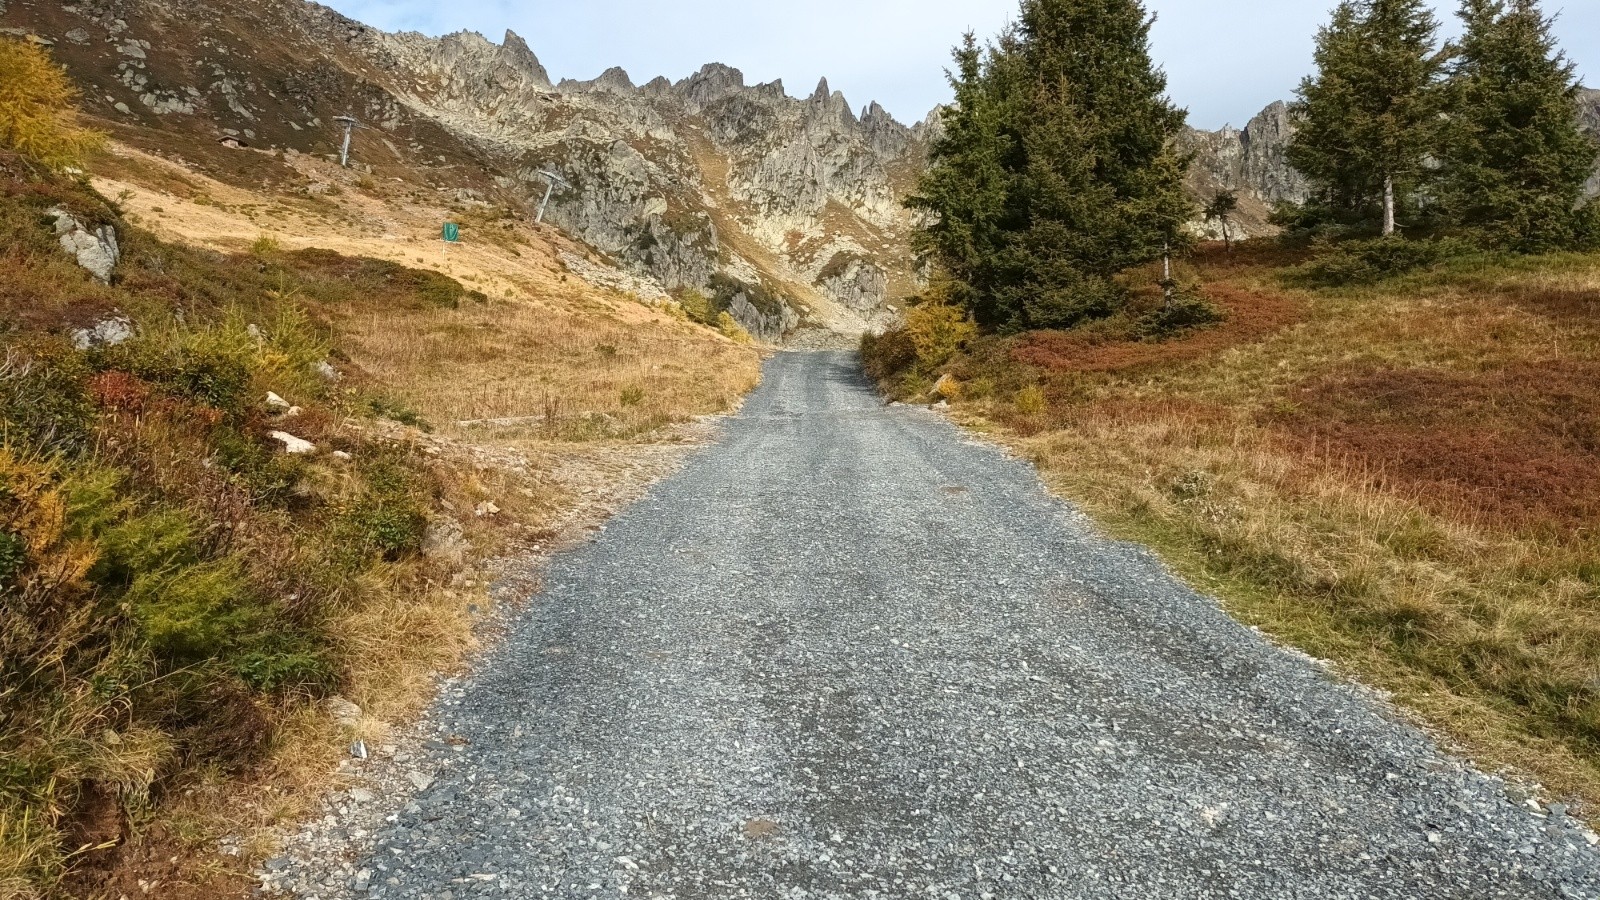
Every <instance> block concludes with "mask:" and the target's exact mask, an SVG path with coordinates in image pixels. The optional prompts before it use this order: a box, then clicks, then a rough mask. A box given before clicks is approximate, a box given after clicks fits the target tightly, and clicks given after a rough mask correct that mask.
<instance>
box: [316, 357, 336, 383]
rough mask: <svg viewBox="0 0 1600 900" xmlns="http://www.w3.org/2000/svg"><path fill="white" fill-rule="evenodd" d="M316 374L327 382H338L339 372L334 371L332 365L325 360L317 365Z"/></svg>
mask: <svg viewBox="0 0 1600 900" xmlns="http://www.w3.org/2000/svg"><path fill="white" fill-rule="evenodd" d="M317 374H318V375H321V376H322V377H323V378H326V379H328V380H329V381H338V380H339V370H338V369H335V368H334V367H333V363H330V362H328V361H327V360H323V361H322V362H319V363H317Z"/></svg>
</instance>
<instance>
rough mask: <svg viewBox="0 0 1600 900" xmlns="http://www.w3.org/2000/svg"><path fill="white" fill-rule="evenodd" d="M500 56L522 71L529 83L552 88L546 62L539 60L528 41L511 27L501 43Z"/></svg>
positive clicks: (534, 85)
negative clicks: (545, 65)
mask: <svg viewBox="0 0 1600 900" xmlns="http://www.w3.org/2000/svg"><path fill="white" fill-rule="evenodd" d="M500 57H501V59H502V60H504V62H505V64H506V65H508V66H510V67H512V68H514V69H516V70H517V71H519V72H521V73H522V75H523V77H524V78H525V79H526V80H527V83H528V84H529V85H531V86H533V87H538V88H542V89H545V90H549V89H550V86H551V85H550V73H549V72H547V71H546V70H545V67H544V64H543V63H541V62H539V57H537V56H535V55H534V52H533V49H532V48H531V47H529V46H528V42H527V41H525V40H523V39H522V38H521V36H519V35H518V34H517V33H516V32H515V31H512V30H511V29H509V28H507V29H506V36H505V38H504V40H502V41H501V44H500Z"/></svg>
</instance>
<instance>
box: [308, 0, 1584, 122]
mask: <svg viewBox="0 0 1600 900" xmlns="http://www.w3.org/2000/svg"><path fill="white" fill-rule="evenodd" d="M324 2H328V0H324ZM331 5H332V6H333V7H335V8H336V9H338V10H340V11H341V12H343V13H345V14H346V15H349V16H352V17H354V18H357V19H360V20H361V21H363V22H366V23H368V24H370V25H376V26H379V27H381V28H384V29H387V30H391V31H393V30H415V31H422V32H425V33H428V34H441V33H444V32H450V31H458V30H463V29H465V30H471V31H480V32H483V33H484V34H485V35H488V36H489V37H490V38H492V39H494V40H499V39H500V35H501V34H503V33H504V32H505V29H507V28H511V29H512V30H514V31H516V32H517V33H518V34H520V35H522V36H523V37H524V38H526V39H527V41H528V44H529V46H531V47H532V48H533V51H534V52H535V53H537V54H538V55H539V58H540V60H541V61H543V62H544V64H545V66H546V67H547V68H548V69H549V70H550V74H551V76H552V77H553V78H555V79H557V80H560V79H561V78H592V77H594V76H595V75H598V74H600V72H602V71H604V70H605V69H607V68H609V67H611V66H618V65H620V66H622V67H623V68H625V69H627V70H628V73H629V74H630V75H632V76H633V78H634V81H635V82H638V83H642V82H644V81H647V80H649V79H650V78H652V77H654V76H656V75H666V76H667V77H669V78H671V79H673V80H674V81H676V80H677V79H679V78H682V77H684V76H685V75H688V74H689V73H690V72H693V71H694V70H695V69H698V68H699V67H700V66H701V65H702V64H703V63H707V62H712V61H715V62H723V63H727V64H728V65H730V66H735V67H737V68H739V69H742V70H744V72H745V75H746V77H747V78H748V79H749V80H750V81H752V82H756V81H770V80H772V79H774V78H782V79H783V83H784V87H786V88H787V89H788V91H789V93H790V94H795V95H802V96H803V95H807V94H810V93H811V90H812V89H813V88H814V87H816V83H817V79H818V78H820V77H822V76H827V78H828V81H829V84H830V85H832V86H833V87H834V88H835V89H837V90H842V91H844V92H845V95H846V96H847V97H848V98H849V99H850V102H851V104H853V105H854V106H855V107H856V108H858V109H859V108H860V107H862V106H864V105H865V104H866V103H867V102H868V101H871V100H877V101H879V102H881V103H882V104H883V105H884V106H885V107H886V108H888V109H889V111H890V112H892V113H894V114H895V116H897V117H898V118H900V119H901V120H902V121H905V122H914V121H916V120H918V119H921V118H922V117H923V115H925V114H926V113H927V112H928V110H930V109H932V108H933V107H934V105H935V104H938V103H943V102H945V101H946V100H947V99H948V95H949V92H948V89H947V88H946V86H945V83H944V75H943V71H944V68H945V67H946V66H947V65H948V63H949V59H950V56H949V50H950V47H951V46H952V45H954V44H955V43H956V42H957V41H958V40H959V39H960V37H961V33H962V32H963V31H966V30H967V29H972V30H973V31H976V32H977V33H978V34H979V35H982V36H987V35H992V34H994V33H995V32H996V31H998V30H999V29H1000V28H1001V27H1002V26H1003V25H1004V24H1005V22H1006V21H1007V19H1008V18H1009V17H1010V16H1011V15H1012V13H1013V12H1014V10H1015V9H1016V7H1017V3H1016V0H964V2H963V0H803V2H798V3H772V2H767V0H677V2H672V3H663V2H660V0H447V2H441V0H331ZM1147 5H1148V6H1149V7H1150V8H1151V9H1152V10H1154V11H1155V12H1156V14H1157V17H1158V18H1157V23H1156V27H1155V31H1154V35H1153V41H1154V44H1155V56H1156V59H1157V60H1158V61H1159V62H1160V63H1161V64H1162V65H1164V66H1165V67H1166V70H1167V74H1168V76H1169V79H1170V82H1171V85H1170V89H1171V93H1172V96H1173V98H1174V99H1176V100H1177V101H1178V103H1180V104H1182V105H1184V106H1186V107H1188V108H1189V112H1190V122H1191V123H1192V124H1194V125H1196V126H1198V127H1204V128H1216V127H1220V126H1221V125H1223V124H1225V123H1230V122H1231V123H1232V124H1234V125H1243V124H1244V123H1245V122H1246V121H1247V120H1248V119H1249V118H1250V117H1251V116H1253V115H1254V114H1255V113H1256V112H1258V111H1259V110H1260V109H1261V108H1262V107H1263V106H1265V105H1267V104H1268V103H1270V102H1271V101H1273V100H1276V99H1287V98H1288V97H1289V94H1290V92H1291V91H1292V90H1293V89H1294V86H1295V85H1296V84H1297V83H1298V82H1299V80H1300V77H1301V76H1302V75H1304V74H1305V73H1306V72H1307V71H1308V70H1309V69H1310V67H1311V40H1312V36H1313V35H1314V34H1315V32H1316V29H1317V26H1318V25H1320V24H1321V23H1322V22H1323V21H1324V20H1325V19H1326V17H1327V11H1328V10H1329V9H1331V8H1332V6H1333V5H1334V4H1333V0H1148V2H1147ZM1435 6H1436V8H1438V9H1439V10H1440V18H1441V19H1442V20H1443V21H1444V22H1445V25H1446V31H1447V32H1449V33H1454V31H1455V27H1454V26H1455V21H1456V20H1455V17H1454V15H1453V14H1450V13H1452V12H1453V11H1454V9H1455V8H1456V3H1455V2H1454V0H1437V2H1435ZM1546 9H1548V10H1560V11H1561V18H1560V19H1559V20H1558V23H1557V26H1556V27H1557V32H1558V35H1559V37H1560V39H1561V43H1562V46H1563V48H1564V49H1565V50H1566V51H1567V54H1568V56H1570V57H1571V58H1572V59H1574V60H1576V61H1577V62H1578V64H1579V67H1580V72H1581V73H1582V74H1583V75H1585V76H1587V80H1588V82H1589V83H1591V84H1595V83H1597V82H1600V0H1546Z"/></svg>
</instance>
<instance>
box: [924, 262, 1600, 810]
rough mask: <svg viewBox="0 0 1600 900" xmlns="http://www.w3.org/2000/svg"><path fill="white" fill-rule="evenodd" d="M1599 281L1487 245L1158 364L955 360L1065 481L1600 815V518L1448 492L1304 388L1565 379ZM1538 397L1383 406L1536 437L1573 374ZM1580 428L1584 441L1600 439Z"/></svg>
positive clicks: (1061, 487)
mask: <svg viewBox="0 0 1600 900" xmlns="http://www.w3.org/2000/svg"><path fill="white" fill-rule="evenodd" d="M1204 268H1205V266H1204V263H1202V269H1204ZM1219 268H1220V267H1219ZM1219 277H1221V278H1222V279H1224V281H1225V286H1226V287H1228V288H1229V289H1234V290H1250V291H1262V292H1279V293H1285V292H1284V291H1283V289H1282V288H1281V287H1280V286H1279V283H1278V281H1277V277H1276V274H1275V272H1274V271H1272V270H1269V269H1266V268H1262V267H1239V268H1235V269H1233V270H1231V271H1224V272H1221V273H1220V275H1219ZM1597 291H1600V258H1595V257H1592V256H1591V257H1584V256H1559V257H1549V258H1543V259H1539V260H1531V261H1530V260H1510V261H1507V260H1499V259H1491V260H1485V259H1475V260H1466V261H1459V262H1456V263H1452V264H1450V265H1449V266H1447V267H1445V269H1444V270H1442V271H1436V272H1431V273H1427V274H1422V275H1417V276H1412V277H1410V278H1408V279H1404V280H1400V281H1396V282H1391V283H1388V284H1386V285H1383V286H1380V287H1377V288H1370V289H1364V290H1349V291H1340V292H1319V293H1299V294H1294V293H1293V292H1287V293H1290V294H1291V296H1292V299H1295V300H1298V301H1300V302H1302V303H1303V304H1304V305H1305V308H1306V313H1305V315H1304V317H1303V318H1302V319H1301V320H1300V321H1298V322H1297V323H1294V324H1289V325H1286V326H1285V327H1283V328H1282V329H1281V330H1278V331H1276V332H1273V333H1271V334H1267V335H1265V336H1261V337H1259V338H1258V339H1257V340H1255V341H1253V342H1251V343H1246V344H1240V345H1235V346H1231V347H1223V348H1221V349H1218V350H1216V351H1215V352H1210V353H1207V354H1205V355H1202V356H1199V357H1196V358H1188V359H1184V358H1176V356H1179V355H1175V358H1174V359H1172V360H1171V361H1169V362H1167V363H1165V364H1163V365H1159V366H1141V367H1139V368H1137V369H1136V370H1128V371H1109V372H1105V371H1094V372H1082V371H1069V370H1068V369H1069V368H1070V364H1069V363H1064V364H1063V365H1064V366H1067V368H1064V369H1062V370H1057V371H1052V370H1046V369H1040V368H1037V367H1034V366H1027V365H1022V364H1020V363H1018V362H1017V361H1016V360H1015V359H1014V358H1013V357H1011V356H1010V354H1009V353H1008V352H1006V351H1005V349H1004V346H999V347H997V345H996V344H995V343H990V344H987V345H980V346H979V347H976V348H975V349H974V351H973V352H972V353H969V354H968V355H967V356H966V357H964V358H962V359H959V360H957V361H955V362H954V363H953V364H952V366H953V368H955V369H956V370H957V371H960V372H961V373H962V374H963V375H964V376H965V377H966V378H968V379H970V380H969V388H971V389H972V390H971V394H972V395H973V399H972V400H971V401H969V402H967V403H963V404H959V405H958V406H957V407H956V415H957V417H958V418H960V419H961V420H963V421H964V422H965V423H966V424H968V425H969V426H971V427H974V428H977V429H980V430H984V431H987V432H989V433H991V434H993V435H994V436H996V437H997V438H998V439H1000V440H1002V441H1003V442H1005V443H1007V444H1009V445H1010V446H1012V447H1014V448H1015V449H1016V450H1017V451H1018V452H1019V453H1021V454H1023V455H1026V456H1028V457H1029V458H1031V459H1033V460H1034V461H1035V462H1036V463H1037V464H1038V466H1039V468H1040V470H1041V472H1042V475H1043V477H1044V479H1045V480H1046V482H1047V483H1048V484H1049V485H1050V487H1051V488H1052V489H1053V490H1055V491H1056V492H1058V493H1060V494H1061V495H1063V496H1065V497H1068V498H1070V499H1072V500H1074V501H1075V502H1077V503H1079V504H1081V505H1082V506H1083V507H1084V508H1085V509H1086V510H1087V511H1088V512H1090V513H1091V514H1092V515H1093V516H1095V517H1096V518H1097V520H1098V521H1100V522H1101V523H1103V524H1104V525H1105V526H1106V527H1107V528H1108V529H1109V530H1111V531H1112V532H1113V533H1115V534H1117V535H1119V536H1122V537H1126V538H1129V539H1133V540H1138V541H1141V542H1144V543H1147V544H1149V545H1151V546H1153V547H1155V548H1156V549H1157V550H1158V551H1160V552H1161V553H1162V554H1163V556H1164V558H1165V559H1166V560H1167V561H1168V562H1169V564H1171V565H1172V566H1173V567H1174V568H1175V569H1176V570H1177V571H1178V572H1179V573H1180V574H1181V575H1182V576H1184V577H1185V578H1187V579H1189V580H1190V581H1192V582H1193V583H1195V584H1196V585H1197V586H1199V587H1201V588H1202V589H1204V590H1207V591H1209V592H1211V593H1213V594H1215V595H1216V596H1218V597H1219V598H1220V599H1221V600H1222V601H1223V603H1224V604H1225V605H1226V606H1227V608H1228V609H1229V610H1230V611H1231V612H1232V613H1234V614H1235V615H1236V616H1237V617H1239V618H1240V619H1242V620H1243V621H1246V622H1249V623H1251V624H1255V625H1258V626H1260V627H1261V628H1263V629H1264V630H1266V631H1267V632H1269V633H1270V634H1272V635H1274V636H1275V637H1276V638H1278V639H1279V640H1282V641H1284V642H1286V643H1289V644H1292V645H1294V646H1297V647H1300V648H1302V649H1305V650H1306V651H1308V652H1310V653H1312V654H1314V655H1317V656H1321V657H1325V658H1328V659H1330V660H1333V661H1334V662H1335V663H1336V664H1337V665H1338V666H1339V667H1340V668H1341V669H1342V671H1344V672H1346V673H1348V674H1349V675H1350V676H1352V677H1355V678H1357V679H1359V680H1362V681H1364V682H1366V683H1368V684H1371V685H1374V686H1376V687H1379V688H1381V689H1384V690H1387V691H1390V692H1392V694H1393V696H1394V698H1395V700H1396V701H1397V702H1398V703H1399V704H1400V706H1401V707H1402V708H1403V709H1405V710H1409V711H1410V712H1411V713H1412V714H1414V715H1415V716H1416V717H1417V718H1418V719H1419V721H1421V722H1423V723H1425V724H1427V725H1428V726H1431V727H1432V728H1434V729H1436V730H1437V731H1438V732H1440V733H1442V734H1444V735H1446V736H1447V737H1448V738H1449V739H1450V740H1451V741H1453V742H1455V743H1456V744H1457V745H1458V746H1460V747H1462V748H1465V750H1466V751H1467V752H1468V753H1470V754H1471V755H1472V756H1473V757H1474V758H1476V759H1477V760H1478V761H1479V762H1480V763H1481V764H1483V765H1486V766H1489V767H1493V768H1506V769H1513V770H1517V771H1521V772H1524V773H1527V774H1530V775H1531V776H1532V777H1534V778H1536V779H1538V780H1539V781H1541V782H1542V783H1544V784H1545V785H1547V786H1548V787H1549V788H1550V789H1551V790H1553V791H1556V792H1558V793H1560V794H1562V795H1564V796H1566V797H1568V798H1569V799H1573V800H1575V801H1578V802H1579V803H1581V804H1582V806H1581V808H1582V810H1583V812H1584V814H1585V815H1587V816H1589V817H1590V818H1591V820H1592V819H1594V818H1596V816H1597V814H1600V808H1597V806H1596V803H1597V802H1600V567H1597V566H1596V564H1595V560H1597V559H1600V528H1597V525H1600V523H1595V522H1586V523H1562V522H1559V521H1550V522H1543V523H1541V522H1535V523H1533V524H1532V525H1529V524H1528V523H1526V522H1521V521H1519V522H1517V523H1513V522H1512V521H1511V520H1510V519H1507V518H1504V517H1497V516H1495V515H1490V514H1485V513H1484V511H1483V508H1481V507H1479V508H1470V509H1469V508H1467V507H1465V506H1462V505H1459V504H1455V503H1453V502H1451V501H1449V500H1448V498H1441V497H1440V496H1439V495H1438V492H1435V491H1430V490H1429V489H1428V488H1427V487H1426V484H1425V483H1424V482H1419V481H1417V480H1416V478H1417V475H1416V473H1415V472H1414V471H1412V470H1411V469H1408V468H1407V467H1406V465H1405V461H1404V460H1402V459H1399V458H1388V457H1384V456H1383V455H1382V454H1381V453H1380V454H1378V455H1373V454H1371V453H1368V454H1365V455H1359V454H1354V453H1351V452H1347V451H1346V450H1345V449H1344V448H1343V447H1342V446H1339V445H1319V444H1317V443H1315V442H1314V441H1312V442H1310V443H1308V442H1307V440H1305V439H1304V438H1302V437H1301V436H1300V435H1301V434H1302V432H1303V429H1304V428H1305V423H1306V422H1307V421H1308V420H1309V421H1310V422H1311V423H1312V424H1313V425H1317V424H1320V423H1321V418H1320V417H1325V416H1330V415H1333V414H1334V413H1333V412H1330V411H1329V410H1335V409H1339V408H1341V407H1339V405H1338V404H1337V403H1332V402H1331V400H1332V399H1339V400H1340V401H1341V402H1342V399H1343V398H1330V403H1329V404H1315V405H1304V408H1302V405H1301V404H1299V403H1297V400H1296V398H1297V397H1298V396H1301V395H1299V394H1297V393H1296V389H1297V388H1298V387H1300V386H1304V385H1308V384H1311V385H1316V384H1321V383H1323V382H1320V381H1318V379H1321V378H1324V377H1325V376H1327V375H1328V374H1329V373H1338V372H1343V371H1348V370H1355V371H1376V372H1397V373H1402V374H1404V373H1413V372H1422V373H1431V372H1447V373H1454V374H1452V377H1459V378H1460V379H1465V380H1466V381H1467V383H1472V379H1479V378H1481V379H1492V378H1495V377H1499V375H1500V373H1503V372H1505V371H1507V370H1514V369H1515V367H1518V366H1526V365H1528V364H1535V363H1536V364H1539V365H1541V366H1545V367H1546V368H1545V369H1541V370H1540V371H1550V372H1552V373H1555V375H1554V376H1553V377H1552V382H1555V381H1556V380H1557V378H1558V377H1559V375H1560V373H1561V372H1563V371H1566V369H1564V368H1563V366H1568V365H1581V364H1584V361H1586V360H1592V359H1594V358H1595V356H1596V351H1597V350H1600V320H1596V319H1594V318H1592V317H1585V316H1581V315H1573V314H1571V313H1572V311H1573V310H1574V309H1580V310H1581V309H1584V308H1587V307H1585V306H1584V304H1585V303H1587V302H1588V298H1590V297H1591V296H1594V295H1596V292H1597ZM1552 298H1553V299H1552ZM998 343H999V344H1000V345H1006V342H1003V341H1002V342H998ZM980 344H982V342H980ZM1575 383H1576V382H1575ZM1529 390H1534V391H1538V392H1539V394H1540V396H1537V397H1534V396H1529V397H1527V398H1526V400H1525V402H1526V404H1527V408H1522V407H1521V406H1520V405H1519V404H1518V403H1517V402H1516V401H1515V400H1513V401H1511V403H1509V404H1508V405H1507V406H1506V407H1505V408H1502V409H1499V410H1492V411H1490V412H1489V413H1487V414H1484V415H1483V416H1482V417H1481V418H1479V419H1477V420H1474V421H1466V422H1455V421H1453V420H1451V419H1450V418H1449V416H1450V415H1451V413H1452V412H1453V411H1452V410H1451V409H1449V408H1448V407H1441V408H1437V409H1434V408H1429V407H1428V404H1427V400H1428V398H1426V397H1424V398H1422V399H1421V400H1420V401H1419V400H1418V399H1417V398H1411V400H1410V401H1408V402H1409V404H1410V405H1397V402H1398V401H1390V400H1387V399H1386V398H1384V397H1381V396H1380V397H1377V398H1373V399H1372V400H1371V402H1370V403H1369V404H1368V407H1370V409H1371V410H1375V412H1373V413H1371V414H1373V415H1380V416H1382V415H1391V416H1395V417H1402V424H1405V422H1407V421H1410V420H1408V419H1404V418H1403V417H1415V416H1418V415H1423V414H1426V416H1427V417H1428V418H1426V419H1425V420H1423V421H1424V424H1423V425H1416V424H1415V422H1411V424H1412V425H1413V426H1415V427H1416V428H1417V429H1418V430H1417V431H1416V434H1417V435H1419V437H1418V439H1419V440H1424V441H1430V440H1438V441H1448V440H1454V439H1456V438H1458V437H1459V436H1461V435H1463V434H1466V435H1469V436H1470V435H1471V434H1473V433H1475V432H1473V431H1472V429H1489V430H1494V429H1500V430H1502V431H1504V433H1507V434H1511V435H1517V434H1523V435H1526V436H1527V439H1528V440H1532V439H1533V437H1534V434H1533V432H1532V431H1518V429H1522V428H1529V429H1531V428H1533V427H1534V425H1535V424H1537V423H1536V422H1535V420H1534V419H1532V418H1530V416H1532V413H1531V412H1529V410H1531V409H1532V408H1533V407H1534V406H1535V405H1536V404H1537V403H1539V402H1543V401H1544V400H1546V399H1548V398H1547V397H1545V396H1544V395H1545V394H1546V393H1548V394H1549V395H1550V396H1555V397H1558V398H1561V397H1562V396H1563V394H1562V391H1563V390H1564V388H1563V386H1562V385H1561V384H1559V383H1552V384H1550V385H1548V386H1536V387H1534V388H1529ZM1440 402H1444V401H1440ZM1562 402H1570V403H1579V404H1582V403H1585V402H1587V403H1589V404H1591V405H1592V404H1597V403H1600V398H1588V399H1587V400H1584V399H1583V398H1581V397H1580V398H1577V399H1573V398H1566V399H1563V400H1562ZM1419 404H1420V405H1419ZM1368 407H1363V408H1368ZM1574 409H1578V408H1577V407H1575V408H1574ZM1590 413H1592V410H1588V412H1585V413H1582V414H1581V415H1588V414H1590ZM1574 415H1580V414H1579V413H1576V412H1575V413H1574ZM1363 421H1364V420H1360V419H1357V420H1352V423H1351V424H1350V425H1349V427H1353V428H1360V427H1365V426H1364V425H1363V424H1362V423H1363ZM1569 421H1571V422H1572V423H1574V427H1577V426H1578V423H1580V422H1581V421H1589V420H1588V419H1581V417H1580V418H1573V419H1570V420H1569ZM1426 423H1434V424H1426ZM1430 429H1432V430H1430ZM1313 433H1315V432H1313ZM1495 433H1500V432H1495ZM1570 437H1571V438H1572V440H1573V441H1577V442H1579V443H1578V444H1575V445H1572V446H1573V447H1577V446H1581V442H1582V441H1583V440H1584V438H1583V435H1582V434H1581V433H1580V434H1576V435H1573V436H1570ZM1380 449H1381V446H1380ZM1563 452H1568V453H1569V455H1570V454H1576V455H1577V456H1575V457H1574V458H1579V457H1581V455H1582V452H1581V450H1579V449H1570V448H1569V450H1567V451H1563ZM1516 499H1518V498H1515V497H1509V498H1502V500H1503V501H1504V502H1506V503H1507V504H1510V503H1511V501H1514V500H1516Z"/></svg>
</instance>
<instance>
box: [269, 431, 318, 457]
mask: <svg viewBox="0 0 1600 900" xmlns="http://www.w3.org/2000/svg"><path fill="white" fill-rule="evenodd" d="M267 437H269V438H272V439H273V440H275V441H277V442H279V443H281V444H283V452H285V453H288V454H289V455H291V456H304V455H306V454H308V453H315V452H317V445H316V444H313V443H311V442H310V441H308V440H304V439H302V438H297V437H295V436H294V435H292V434H290V433H289V432H287V431H274V432H271V433H270V434H268V435H267Z"/></svg>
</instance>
